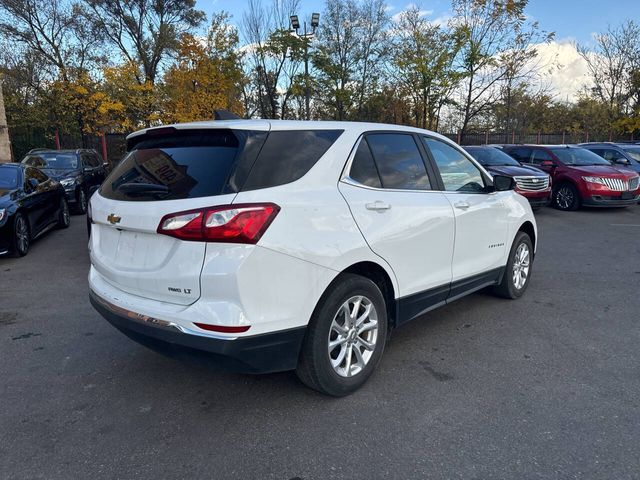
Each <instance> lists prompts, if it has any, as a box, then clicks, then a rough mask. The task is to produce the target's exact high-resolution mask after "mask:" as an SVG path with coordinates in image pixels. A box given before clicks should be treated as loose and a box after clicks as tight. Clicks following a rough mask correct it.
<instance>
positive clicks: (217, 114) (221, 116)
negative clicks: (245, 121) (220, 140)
mask: <svg viewBox="0 0 640 480" xmlns="http://www.w3.org/2000/svg"><path fill="white" fill-rule="evenodd" d="M213 118H214V120H242V119H241V118H240V117H239V116H238V115H236V114H235V113H233V112H230V111H228V110H214V111H213Z"/></svg>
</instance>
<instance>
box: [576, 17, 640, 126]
mask: <svg viewBox="0 0 640 480" xmlns="http://www.w3.org/2000/svg"><path fill="white" fill-rule="evenodd" d="M594 39H595V43H596V45H595V48H594V49H593V50H590V49H588V48H587V47H586V46H584V45H578V51H579V53H580V55H581V56H582V58H584V60H585V61H586V63H587V66H588V68H589V73H590V74H591V78H592V79H593V85H594V87H593V89H592V94H593V96H594V97H595V98H596V99H598V100H600V101H601V102H603V103H605V104H606V105H607V117H608V120H609V122H610V125H611V126H614V125H615V124H616V123H617V126H618V127H621V128H622V129H625V130H627V131H631V132H633V131H634V130H633V129H635V128H636V125H638V124H639V123H640V122H636V121H635V120H634V117H635V116H636V115H638V116H640V112H639V111H638V107H639V103H640V26H639V25H638V24H637V23H635V22H634V21H633V20H630V21H628V22H626V23H624V24H622V25H620V26H619V27H616V28H612V27H609V28H608V29H607V31H606V32H605V33H601V34H596V35H595V36H594ZM610 128H611V127H610ZM630 129H631V130H630Z"/></svg>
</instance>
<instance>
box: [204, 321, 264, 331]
mask: <svg viewBox="0 0 640 480" xmlns="http://www.w3.org/2000/svg"><path fill="white" fill-rule="evenodd" d="M194 325H195V326H196V327H198V328H201V329H203V330H209V331H210V332H220V333H243V332H246V331H247V330H249V328H251V327H250V326H249V325H240V326H227V325H209V324H206V323H195V322H194Z"/></svg>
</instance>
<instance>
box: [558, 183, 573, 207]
mask: <svg viewBox="0 0 640 480" xmlns="http://www.w3.org/2000/svg"><path fill="white" fill-rule="evenodd" d="M573 201H574V197H573V191H572V190H571V189H570V188H569V187H566V186H565V187H561V188H560V189H559V190H558V193H556V204H557V205H558V207H560V208H561V209H562V210H567V209H569V208H571V205H573Z"/></svg>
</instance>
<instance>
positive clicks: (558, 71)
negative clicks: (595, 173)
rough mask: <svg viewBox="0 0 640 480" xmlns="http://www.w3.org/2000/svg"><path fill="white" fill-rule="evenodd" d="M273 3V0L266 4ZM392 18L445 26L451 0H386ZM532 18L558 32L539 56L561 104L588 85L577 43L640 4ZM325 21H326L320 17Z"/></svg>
mask: <svg viewBox="0 0 640 480" xmlns="http://www.w3.org/2000/svg"><path fill="white" fill-rule="evenodd" d="M262 2H263V5H268V4H269V3H270V0H262ZM386 3H387V4H388V5H389V10H390V14H391V15H396V14H398V13H399V12H401V11H403V10H404V9H406V8H407V6H409V5H411V4H412V3H414V4H417V5H418V6H419V8H420V9H421V10H423V11H425V14H426V15H427V18H430V19H432V20H433V21H435V22H440V23H441V22H446V19H447V18H448V17H449V16H450V15H451V12H450V8H451V2H450V0H422V1H420V0H414V1H413V2H411V1H409V0H387V2H386ZM197 5H198V8H200V9H202V10H204V11H205V12H206V13H207V14H209V15H210V14H211V13H213V12H217V11H220V10H226V11H227V12H229V13H230V14H231V15H232V23H235V24H236V25H240V23H241V22H242V13H243V11H244V10H245V9H246V8H247V2H246V1H243V0H197ZM323 6H324V1H322V0H320V1H319V0H316V1H313V0H301V8H300V13H299V15H301V16H310V15H311V12H315V11H317V12H322V10H323ZM525 12H526V14H527V16H528V17H529V19H530V20H534V21H537V22H538V24H539V26H540V28H541V29H543V30H546V31H550V32H555V40H554V41H553V42H552V43H551V44H545V45H540V46H538V55H539V57H540V58H541V60H542V63H544V64H551V63H553V64H554V65H555V68H553V71H552V72H551V73H549V74H548V75H547V76H546V83H547V84H549V86H550V87H551V88H552V89H553V92H554V93H555V95H556V96H557V98H558V99H559V100H569V101H570V100H575V98H576V95H577V93H578V91H579V90H580V89H581V88H582V87H583V86H584V85H588V84H589V77H588V73H587V66H586V64H585V62H584V60H583V59H582V58H581V57H580V55H579V54H578V52H577V51H576V49H575V45H574V44H575V42H578V43H579V44H581V45H585V46H588V47H589V46H591V45H593V34H594V33H597V32H604V31H606V29H607V27H608V26H609V25H611V26H617V25H619V24H620V23H622V22H624V21H626V20H630V19H635V20H636V21H637V20H638V18H640V13H639V12H640V9H639V8H638V0H529V4H528V5H527V8H526V10H525ZM320 22H322V18H320Z"/></svg>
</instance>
